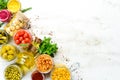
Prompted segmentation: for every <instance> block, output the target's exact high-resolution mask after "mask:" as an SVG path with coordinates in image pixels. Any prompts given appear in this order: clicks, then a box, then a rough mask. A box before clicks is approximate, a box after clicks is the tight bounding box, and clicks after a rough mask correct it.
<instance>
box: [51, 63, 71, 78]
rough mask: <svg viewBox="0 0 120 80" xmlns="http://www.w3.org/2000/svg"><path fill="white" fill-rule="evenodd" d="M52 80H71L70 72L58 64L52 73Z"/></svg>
mask: <svg viewBox="0 0 120 80" xmlns="http://www.w3.org/2000/svg"><path fill="white" fill-rule="evenodd" d="M51 80H71V73H70V70H69V69H68V68H67V67H66V66H65V65H63V64H56V65H55V67H54V69H53V71H52V72H51Z"/></svg>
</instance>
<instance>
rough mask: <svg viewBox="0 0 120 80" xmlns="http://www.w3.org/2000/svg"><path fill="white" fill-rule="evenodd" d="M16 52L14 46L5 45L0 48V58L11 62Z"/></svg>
mask: <svg viewBox="0 0 120 80" xmlns="http://www.w3.org/2000/svg"><path fill="white" fill-rule="evenodd" d="M18 52H19V50H18V49H17V48H16V47H15V46H13V45H11V44H5V45H3V46H2V47H1V50H0V56H1V57H2V58H3V59H5V60H7V61H11V60H13V59H15V58H16V55H17V53H18Z"/></svg>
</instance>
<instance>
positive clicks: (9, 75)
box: [4, 63, 23, 80]
mask: <svg viewBox="0 0 120 80" xmlns="http://www.w3.org/2000/svg"><path fill="white" fill-rule="evenodd" d="M4 76H5V80H21V78H22V77H23V70H22V69H21V67H20V66H19V64H16V63H14V64H11V65H9V66H7V67H6V68H5V72H4Z"/></svg>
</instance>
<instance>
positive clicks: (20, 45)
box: [20, 44, 28, 46]
mask: <svg viewBox="0 0 120 80" xmlns="http://www.w3.org/2000/svg"><path fill="white" fill-rule="evenodd" d="M20 46H28V44H20Z"/></svg>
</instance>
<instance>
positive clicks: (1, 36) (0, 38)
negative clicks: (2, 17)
mask: <svg viewBox="0 0 120 80" xmlns="http://www.w3.org/2000/svg"><path fill="white" fill-rule="evenodd" d="M7 42H8V34H7V33H6V32H5V31H4V30H0V44H5V43H7Z"/></svg>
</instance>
